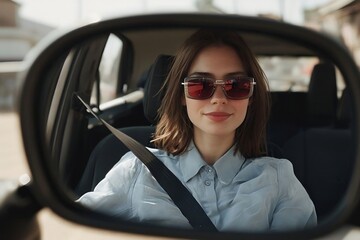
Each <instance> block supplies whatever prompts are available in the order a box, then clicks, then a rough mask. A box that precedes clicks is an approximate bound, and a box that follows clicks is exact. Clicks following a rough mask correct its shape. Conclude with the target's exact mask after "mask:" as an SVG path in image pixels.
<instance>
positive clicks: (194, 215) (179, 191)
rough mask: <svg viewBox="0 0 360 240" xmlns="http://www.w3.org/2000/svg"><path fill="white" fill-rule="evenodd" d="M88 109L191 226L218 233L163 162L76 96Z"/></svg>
mask: <svg viewBox="0 0 360 240" xmlns="http://www.w3.org/2000/svg"><path fill="white" fill-rule="evenodd" d="M76 96H77V98H78V99H79V100H80V101H81V102H82V104H83V105H84V106H85V107H86V109H87V110H88V111H89V112H90V113H91V114H92V115H94V117H95V118H97V119H98V120H99V121H100V122H101V123H102V124H104V125H105V126H106V127H107V128H108V129H109V130H110V132H112V133H113V134H114V135H115V136H116V137H117V138H118V139H119V140H120V141H121V142H122V143H123V144H124V145H125V146H126V147H127V148H129V149H130V150H131V151H132V152H133V153H134V155H135V156H136V157H137V158H139V159H140V160H141V161H142V162H143V163H144V164H145V166H146V167H147V168H148V169H149V171H150V172H151V174H152V175H153V176H154V178H155V179H156V180H157V182H158V183H159V184H160V186H161V187H162V188H163V189H164V190H165V191H166V192H167V194H168V195H169V196H170V198H171V199H172V200H173V202H174V203H175V205H176V206H177V207H178V208H179V209H180V211H181V212H182V214H183V215H184V216H185V217H186V218H187V219H188V220H189V223H190V224H191V226H192V227H193V228H194V229H196V230H200V231H208V232H217V231H218V230H217V229H216V227H215V225H214V224H213V223H212V222H211V220H210V218H209V217H208V216H207V215H206V213H205V211H204V209H203V208H202V207H201V206H200V204H199V203H198V202H197V201H196V199H195V198H194V197H193V195H192V194H191V193H190V192H189V190H188V189H187V188H186V187H185V186H184V185H183V184H182V183H181V182H180V180H179V179H178V178H177V177H176V176H175V175H174V174H173V173H172V172H171V171H170V170H169V169H168V168H167V167H166V166H165V165H164V163H163V162H161V161H160V160H159V159H158V158H157V157H156V156H155V155H154V154H153V153H152V152H150V151H149V150H148V149H147V148H146V147H145V146H143V145H142V144H141V143H139V142H138V141H136V140H135V139H133V138H131V137H129V136H128V135H126V134H124V133H123V132H121V131H120V130H118V129H116V128H114V127H113V126H111V125H110V124H108V123H107V122H106V121H105V120H103V119H102V118H100V117H98V116H97V115H96V113H94V111H92V109H91V108H90V106H89V105H88V104H86V103H85V102H84V101H83V100H82V98H81V97H80V96H79V95H78V94H76Z"/></svg>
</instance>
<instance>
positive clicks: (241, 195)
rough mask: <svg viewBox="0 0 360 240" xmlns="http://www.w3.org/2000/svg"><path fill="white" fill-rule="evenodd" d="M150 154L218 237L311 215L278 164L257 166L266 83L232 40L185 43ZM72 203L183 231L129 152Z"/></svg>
mask: <svg viewBox="0 0 360 240" xmlns="http://www.w3.org/2000/svg"><path fill="white" fill-rule="evenodd" d="M165 84H166V86H167V87H166V93H165V96H164V99H163V101H162V106H161V108H160V109H159V123H158V125H157V128H156V132H155V136H154V144H155V146H156V147H157V149H151V151H152V152H153V153H154V154H155V155H156V156H157V157H158V158H159V159H160V160H161V161H162V162H163V163H164V164H165V165H166V166H167V167H168V168H169V169H170V170H171V171H172V172H173V173H174V174H175V175H176V176H177V178H178V179H179V180H180V181H181V182H182V183H183V184H184V185H185V186H186V187H187V188H188V189H189V191H190V192H191V193H192V194H193V196H194V197H195V199H196V200H197V201H198V202H199V203H200V205H201V206H202V208H203V209H204V211H205V212H206V214H207V215H208V217H209V218H210V219H211V221H212V222H213V223H214V225H215V226H216V227H217V229H218V230H220V231H227V230H232V231H233V230H235V231H266V230H291V229H302V228H306V227H309V226H314V225H316V221H317V220H316V213H315V208H314V205H313V203H312V201H311V200H310V198H309V196H308V194H307V193H306V191H305V189H304V188H303V186H302V185H301V184H300V182H299V181H298V180H297V179H296V177H295V175H294V173H293V169H292V165H291V163H290V162H289V161H288V160H285V159H276V158H271V157H266V156H265V155H266V144H265V131H266V123H267V118H268V114H269V99H268V93H267V92H268V91H267V90H268V87H267V82H266V77H265V75H264V73H263V71H262V70H261V68H260V66H259V64H258V63H257V61H256V59H255V57H254V55H253V54H252V53H251V51H250V49H249V48H248V47H247V45H246V43H245V42H244V41H243V40H242V38H241V37H240V36H239V35H238V34H236V33H234V32H228V31H216V30H200V31H198V32H196V33H194V34H193V35H192V36H191V37H190V38H189V39H187V40H186V41H185V43H184V44H183V46H182V47H181V48H180V49H179V51H178V53H177V54H176V56H175V59H174V62H173V65H172V68H171V70H170V73H169V75H168V77H167V80H166V83H165ZM79 201H80V202H81V203H83V204H85V205H87V206H89V207H91V208H93V209H96V210H100V211H104V212H107V213H109V214H112V215H115V216H120V217H124V218H126V219H129V220H134V221H140V222H150V223H155V224H161V225H170V226H177V227H190V225H189V223H188V221H187V219H186V218H185V217H184V216H183V215H182V214H181V212H180V210H179V209H178V208H177V207H176V206H175V205H174V203H173V202H172V200H171V199H170V197H169V196H168V195H167V194H166V192H165V191H164V190H163V189H162V188H161V187H160V186H159V184H158V183H157V182H156V180H155V179H154V178H153V177H152V176H151V173H150V172H149V171H148V169H147V168H146V167H145V166H144V165H143V164H142V163H141V161H140V160H138V159H137V158H136V157H135V156H134V155H133V154H132V153H131V152H129V153H127V154H126V155H124V156H123V157H122V159H121V160H120V161H119V162H118V163H117V164H116V165H115V166H114V167H113V169H112V170H110V171H109V173H108V174H107V175H106V177H105V178H104V179H103V180H102V181H101V182H100V183H99V184H98V185H97V186H96V188H95V190H94V191H93V192H89V193H86V194H84V195H83V196H82V197H81V198H80V199H79Z"/></svg>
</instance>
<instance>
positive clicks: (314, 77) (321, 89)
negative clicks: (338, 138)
mask: <svg viewBox="0 0 360 240" xmlns="http://www.w3.org/2000/svg"><path fill="white" fill-rule="evenodd" d="M307 100H308V104H307V105H308V116H309V124H312V125H318V124H321V125H324V124H331V123H334V121H335V118H336V111H337V110H336V109H337V101H338V99H337V87H336V74H335V67H334V65H333V64H331V63H319V64H316V65H315V66H314V69H313V71H312V74H311V78H310V83H309V90H308V99H307Z"/></svg>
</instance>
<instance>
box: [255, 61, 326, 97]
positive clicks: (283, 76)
mask: <svg viewBox="0 0 360 240" xmlns="http://www.w3.org/2000/svg"><path fill="white" fill-rule="evenodd" d="M258 60H259V63H260V65H261V67H262V68H263V69H264V71H265V74H266V76H267V78H268V81H269V86H270V90H271V91H274V92H276V91H291V92H306V91H307V90H308V85H309V82H310V77H311V72H312V69H313V67H314V65H315V64H317V63H318V62H319V59H318V58H317V57H294V56H261V57H259V58H258Z"/></svg>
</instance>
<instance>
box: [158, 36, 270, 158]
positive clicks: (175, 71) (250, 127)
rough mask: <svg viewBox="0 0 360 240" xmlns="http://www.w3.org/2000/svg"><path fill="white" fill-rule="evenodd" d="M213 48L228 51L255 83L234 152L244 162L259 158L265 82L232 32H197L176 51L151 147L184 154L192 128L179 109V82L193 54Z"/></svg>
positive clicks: (265, 113)
mask: <svg viewBox="0 0 360 240" xmlns="http://www.w3.org/2000/svg"><path fill="white" fill-rule="evenodd" d="M214 45H220V46H221V45H226V46H230V47H232V48H233V49H234V50H235V51H236V52H237V54H238V55H239V57H240V59H241V60H242V63H243V66H244V70H245V71H246V73H247V75H248V76H249V77H253V78H254V79H255V81H256V85H255V86H254V92H253V95H252V97H251V99H250V101H249V106H248V110H247V114H246V117H245V120H244V122H243V123H242V124H241V125H240V126H239V127H238V128H237V130H236V133H235V145H236V148H235V152H237V151H240V152H241V154H242V155H243V156H244V157H246V158H250V157H259V156H262V155H264V154H266V124H267V121H268V117H269V105H270V98H269V93H268V89H269V88H268V83H267V79H266V76H265V74H264V72H263V70H262V69H261V67H260V65H259V63H258V61H257V59H256V58H255V56H254V54H253V53H252V52H251V50H250V48H249V47H248V46H247V44H246V43H245V41H244V40H243V39H242V38H241V37H240V36H239V34H237V33H236V32H234V31H225V30H209V29H202V30H198V31H197V32H195V33H194V34H193V35H191V36H190V37H189V38H188V39H187V40H186V41H185V42H184V44H183V45H182V46H181V47H180V48H179V50H178V52H177V54H176V56H175V58H174V61H173V64H172V67H171V69H170V72H169V74H168V76H167V78H166V81H165V83H164V87H163V89H164V90H165V91H166V92H165V95H164V98H163V100H162V103H161V106H160V108H159V110H158V115H159V122H158V124H157V127H156V131H155V135H154V140H153V142H154V145H155V146H156V147H157V148H160V149H163V150H165V151H167V152H168V153H171V154H174V155H178V154H181V153H183V152H185V151H186V150H187V148H188V146H189V143H190V142H191V140H192V139H193V124H192V123H191V121H190V119H189V117H188V115H187V111H186V106H183V105H182V101H181V99H182V98H183V97H184V89H183V86H182V85H181V82H182V81H183V80H184V78H185V77H186V76H187V74H188V72H189V69H190V67H191V64H192V62H193V60H194V59H195V57H196V56H197V54H198V53H199V52H200V51H202V50H203V49H204V48H206V47H209V46H214Z"/></svg>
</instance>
